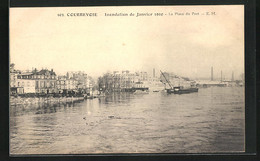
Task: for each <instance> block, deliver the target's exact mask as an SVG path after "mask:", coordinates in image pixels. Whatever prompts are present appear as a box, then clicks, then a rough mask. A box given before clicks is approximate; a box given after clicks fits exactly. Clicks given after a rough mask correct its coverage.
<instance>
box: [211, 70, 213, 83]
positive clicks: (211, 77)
mask: <svg viewBox="0 0 260 161" xmlns="http://www.w3.org/2000/svg"><path fill="white" fill-rule="evenodd" d="M211 81H213V67H211Z"/></svg>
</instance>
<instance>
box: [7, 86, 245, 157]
mask: <svg viewBox="0 0 260 161" xmlns="http://www.w3.org/2000/svg"><path fill="white" fill-rule="evenodd" d="M244 116H245V105H244V87H211V88H201V89H199V92H198V93H191V94H183V95H174V94H170V95H169V94H167V93H165V92H158V93H154V92H150V93H149V94H129V93H121V94H111V95H109V96H107V97H103V98H99V99H98V98H96V99H93V100H85V101H83V102H80V103H74V104H55V105H49V104H44V105H37V106H36V105H30V106H23V105H19V106H18V105H17V106H11V107H10V154H89V153H91V154H92V153H213V152H220V153H221V152H242V151H244V144H245V141H244V137H245V134H244V133H245V118H244Z"/></svg>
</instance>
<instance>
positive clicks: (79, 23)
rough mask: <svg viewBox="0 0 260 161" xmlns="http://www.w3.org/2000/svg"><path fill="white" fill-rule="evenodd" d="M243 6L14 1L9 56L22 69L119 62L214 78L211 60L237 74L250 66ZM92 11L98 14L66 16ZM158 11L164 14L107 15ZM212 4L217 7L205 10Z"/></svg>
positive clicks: (109, 66)
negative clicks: (19, 4) (29, 4)
mask: <svg viewBox="0 0 260 161" xmlns="http://www.w3.org/2000/svg"><path fill="white" fill-rule="evenodd" d="M243 10H244V8H243V6H241V5H234V6H167V7H166V6H164V7H163V6H161V7H149V6H148V7H143V6H142V7H140V6H139V7H80V8H75V7H59V8H11V9H10V62H11V63H15V64H16V68H17V69H21V70H26V69H32V67H34V68H38V69H41V68H48V69H51V68H53V69H54V71H56V73H58V74H63V73H65V72H66V71H78V70H80V71H85V72H87V73H89V74H90V75H92V76H94V77H96V76H98V75H101V74H102V73H105V72H107V71H114V70H132V71H138V70H144V71H148V72H149V73H152V70H153V68H155V69H156V71H157V73H158V71H159V70H162V71H168V72H174V73H176V74H180V75H183V76H188V77H193V78H196V77H198V78H200V77H208V78H209V77H210V68H211V66H213V67H214V76H215V77H216V78H217V77H220V71H221V70H222V71H223V74H224V75H225V77H226V78H230V77H231V73H232V71H234V73H235V76H236V77H238V75H239V74H241V73H243V71H244V19H243V17H244V13H243ZM93 12H94V13H97V17H86V16H85V17H68V16H66V15H67V13H93ZM157 12H159V13H164V16H162V17H157V16H142V17H135V16H124V17H119V16H114V17H111V16H110V17H107V16H104V14H105V13H128V14H130V13H135V14H136V13H157ZM176 12H178V13H187V12H189V13H191V15H184V16H183V15H182V16H181V15H179V16H177V15H175V13H176ZM192 12H194V13H199V14H200V15H196V16H195V15H194V16H192ZM206 12H210V13H211V12H215V15H209V16H206V15H202V14H203V13H204V14H205V13H206ZM59 13H63V14H64V16H63V17H59V16H57V14H59ZM169 13H172V14H173V15H172V16H169Z"/></svg>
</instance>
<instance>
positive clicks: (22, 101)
mask: <svg viewBox="0 0 260 161" xmlns="http://www.w3.org/2000/svg"><path fill="white" fill-rule="evenodd" d="M81 101H84V97H20V96H17V97H14V96H11V97H10V106H17V105H29V104H39V103H67V102H72V103H73V102H81Z"/></svg>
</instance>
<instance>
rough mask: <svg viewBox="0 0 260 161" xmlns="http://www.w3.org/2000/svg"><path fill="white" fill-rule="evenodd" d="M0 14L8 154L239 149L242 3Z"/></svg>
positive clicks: (45, 9)
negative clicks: (5, 17) (3, 18)
mask: <svg viewBox="0 0 260 161" xmlns="http://www.w3.org/2000/svg"><path fill="white" fill-rule="evenodd" d="M9 12H10V20H9V21H10V28H9V30H10V61H9V63H10V73H9V74H10V79H9V86H10V92H9V93H10V100H9V102H10V106H9V124H10V131H9V133H10V140H9V145H10V149H9V152H10V155H14V156H15V155H35V154H36V155H38V154H41V155H42V154H45V155H50V154H118V153H119V154H125V153H126V154H130V153H131V154H133V153H134V154H143V153H147V154H152V153H153V154H154V153H156V154H158V153H159V154H166V153H167V154H169V153H174V154H176V153H177V154H179V153H195V154H201V153H211V154H212V153H242V152H245V79H244V77H245V76H244V70H245V69H244V68H245V66H244V60H245V59H244V55H245V54H244V5H196V6H192V5H190V6H188V5H185V6H184V5H183V6H181V5H180V6H117V7H116V6H106V7H97V6H96V7H30V8H29V7H28V8H27V7H14V8H12V7H11V8H10V10H9Z"/></svg>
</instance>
